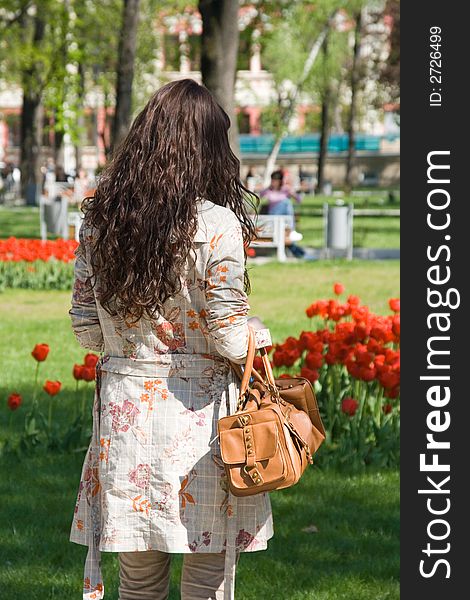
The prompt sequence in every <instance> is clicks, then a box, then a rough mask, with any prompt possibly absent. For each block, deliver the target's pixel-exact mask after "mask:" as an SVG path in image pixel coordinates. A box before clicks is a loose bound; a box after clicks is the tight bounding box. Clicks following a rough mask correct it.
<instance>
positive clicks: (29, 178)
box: [20, 14, 45, 205]
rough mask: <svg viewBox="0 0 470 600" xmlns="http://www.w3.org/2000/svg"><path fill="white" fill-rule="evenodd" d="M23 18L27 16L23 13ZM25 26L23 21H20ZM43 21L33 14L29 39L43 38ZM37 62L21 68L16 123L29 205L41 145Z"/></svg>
mask: <svg viewBox="0 0 470 600" xmlns="http://www.w3.org/2000/svg"><path fill="white" fill-rule="evenodd" d="M23 18H24V19H27V18H29V17H28V16H27V15H26V14H25V15H23ZM24 25H25V28H24V30H26V23H25V24H24ZM44 33H45V22H44V21H43V19H42V18H41V17H40V16H38V15H35V17H34V34H33V42H34V44H35V45H38V44H40V43H41V42H42V40H43V39H44ZM39 69H40V65H38V64H36V63H34V62H33V63H32V65H31V66H30V67H28V68H27V69H24V70H23V72H22V76H21V79H22V88H23V105H22V108H21V126H20V170H21V195H22V197H23V198H25V199H26V203H27V204H29V205H35V204H36V201H37V197H38V193H39V190H38V186H39V181H40V172H39V166H40V165H39V153H40V148H41V140H40V137H41V128H40V127H39V126H38V125H39V123H38V121H39V117H40V110H39V109H40V105H41V85H40V81H39V79H40V76H39Z"/></svg>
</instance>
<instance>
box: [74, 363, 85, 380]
mask: <svg viewBox="0 0 470 600" xmlns="http://www.w3.org/2000/svg"><path fill="white" fill-rule="evenodd" d="M83 367H84V365H77V364H75V365H73V376H74V378H75V379H76V380H77V381H80V379H83Z"/></svg>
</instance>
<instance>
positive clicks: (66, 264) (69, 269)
mask: <svg viewBox="0 0 470 600" xmlns="http://www.w3.org/2000/svg"><path fill="white" fill-rule="evenodd" d="M77 245H78V243H77V242H76V241H75V240H63V239H61V238H59V239H57V240H47V241H44V242H43V241H42V240H35V239H21V238H15V237H10V238H8V239H7V240H0V290H2V289H4V288H30V289H56V290H65V289H69V288H70V287H71V282H72V276H73V260H74V258H75V255H74V251H75V249H76V247H77Z"/></svg>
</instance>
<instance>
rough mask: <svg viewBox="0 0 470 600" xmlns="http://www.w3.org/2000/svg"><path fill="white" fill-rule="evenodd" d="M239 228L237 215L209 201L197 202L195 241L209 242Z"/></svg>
mask: <svg viewBox="0 0 470 600" xmlns="http://www.w3.org/2000/svg"><path fill="white" fill-rule="evenodd" d="M234 227H235V228H238V227H240V228H241V225H240V221H239V219H238V217H237V215H236V214H235V213H234V212H233V210H231V209H230V208H228V207H226V206H221V205H220V204H215V203H214V202H211V201H210V200H205V199H204V200H201V201H199V202H198V230H197V232H196V238H195V241H210V240H211V239H212V238H213V236H214V235H219V234H221V233H224V232H225V231H228V230H230V229H233V228H234Z"/></svg>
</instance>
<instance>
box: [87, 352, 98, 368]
mask: <svg viewBox="0 0 470 600" xmlns="http://www.w3.org/2000/svg"><path fill="white" fill-rule="evenodd" d="M99 359H100V357H99V356H98V355H97V354H93V353H91V352H90V353H89V354H85V358H84V359H83V362H84V363H85V366H86V367H96V363H97V362H98V361H99Z"/></svg>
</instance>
